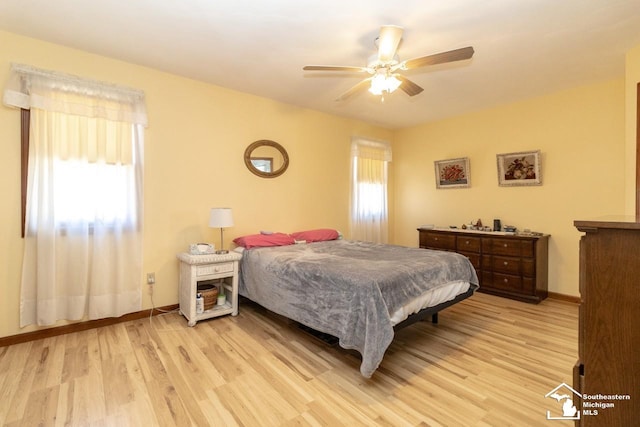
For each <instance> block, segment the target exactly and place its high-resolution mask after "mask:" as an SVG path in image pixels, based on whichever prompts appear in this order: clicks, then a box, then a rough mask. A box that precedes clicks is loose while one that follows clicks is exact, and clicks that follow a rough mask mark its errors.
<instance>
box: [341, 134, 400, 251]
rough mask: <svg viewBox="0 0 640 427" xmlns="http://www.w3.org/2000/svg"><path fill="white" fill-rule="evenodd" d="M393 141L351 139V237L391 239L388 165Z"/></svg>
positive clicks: (365, 239)
mask: <svg viewBox="0 0 640 427" xmlns="http://www.w3.org/2000/svg"><path fill="white" fill-rule="evenodd" d="M390 161H391V145H390V144H389V143H387V142H383V141H372V140H368V139H364V138H353V140H352V142H351V238H352V239H355V240H364V241H369V242H375V243H387V242H388V207H387V169H388V162H390Z"/></svg>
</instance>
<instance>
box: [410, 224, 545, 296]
mask: <svg viewBox="0 0 640 427" xmlns="http://www.w3.org/2000/svg"><path fill="white" fill-rule="evenodd" d="M418 232H419V238H420V247H421V248H424V249H436V250H446V251H455V252H458V253H460V254H462V255H464V256H466V257H467V258H469V260H470V261H471V264H473V266H474V267H475V269H476V273H477V274H478V280H479V281H480V288H479V289H478V291H481V292H486V293H490V294H494V295H499V296H502V297H507V298H512V299H517V300H520V301H525V302H532V303H539V302H540V301H542V300H543V299H545V298H546V297H547V294H548V284H547V283H548V250H549V249H548V247H549V243H548V242H549V236H548V235H541V236H529V235H527V236H525V235H519V234H517V235H514V234H506V233H500V232H492V231H487V232H482V231H475V230H459V229H442V228H436V229H423V228H418Z"/></svg>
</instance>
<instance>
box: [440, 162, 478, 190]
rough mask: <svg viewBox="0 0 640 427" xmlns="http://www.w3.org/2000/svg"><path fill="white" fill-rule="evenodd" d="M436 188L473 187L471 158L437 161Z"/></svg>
mask: <svg viewBox="0 0 640 427" xmlns="http://www.w3.org/2000/svg"><path fill="white" fill-rule="evenodd" d="M434 167H435V173H436V188H468V187H470V186H471V173H470V171H471V170H470V167H469V158H468V157H460V158H457V159H448V160H436V161H435V162H434Z"/></svg>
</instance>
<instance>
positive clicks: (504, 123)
mask: <svg viewBox="0 0 640 427" xmlns="http://www.w3.org/2000/svg"><path fill="white" fill-rule="evenodd" d="M523 84H524V83H523ZM624 96H625V88H624V81H623V79H619V80H615V81H608V82H602V83H598V84H594V85H590V86H585V87H578V88H574V89H571V90H568V91H563V92H559V93H554V94H551V95H548V96H543V97H539V98H535V99H529V100H526V101H524V102H519V103H515V104H510V105H504V106H500V107H498V108H493V109H488V110H484V111H480V112H476V113H473V114H467V115H464V116H460V117H456V118H452V119H448V120H443V121H440V122H436V123H429V124H424V125H421V126H417V127H414V128H410V129H405V130H402V131H399V132H397V133H396V134H395V136H394V146H393V150H394V152H393V156H394V171H395V177H394V178H395V188H394V194H395V206H394V209H393V210H394V212H395V241H396V243H398V244H403V245H408V246H417V244H418V233H417V231H416V227H418V226H419V225H420V224H436V225H440V226H448V225H456V226H458V227H460V226H461V224H463V223H468V222H469V221H474V222H475V221H476V220H477V219H478V218H481V219H482V221H483V223H484V224H487V225H492V222H493V219H494V218H500V219H501V220H502V223H503V224H509V225H514V226H516V227H518V228H519V229H524V228H529V229H531V230H535V231H540V232H544V233H548V234H550V235H551V240H550V247H549V290H550V291H552V292H558V293H562V294H566V295H578V241H579V235H580V233H578V232H577V231H576V229H575V228H574V227H573V220H575V219H585V218H586V219H589V218H592V217H594V216H601V215H605V214H622V213H623V212H624V208H625V200H624V199H625V197H624V193H625V190H624V187H625V181H624V164H625V125H624V117H625V113H624V105H625V104H624ZM536 149H540V150H541V152H542V179H543V185H542V186H535V187H499V186H498V182H497V171H496V154H498V153H510V152H517V151H528V150H536ZM457 157H469V159H470V169H471V188H468V189H441V190H437V189H436V188H435V173H434V165H433V162H434V161H435V160H443V159H452V158H457Z"/></svg>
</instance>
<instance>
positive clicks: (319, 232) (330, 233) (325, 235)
mask: <svg viewBox="0 0 640 427" xmlns="http://www.w3.org/2000/svg"><path fill="white" fill-rule="evenodd" d="M291 237H293V238H294V239H296V240H306V241H307V243H311V242H323V241H325V240H336V239H337V238H338V237H339V234H338V232H337V231H336V230H334V229H332V228H318V229H316V230H307V231H298V232H297V233H291Z"/></svg>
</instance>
